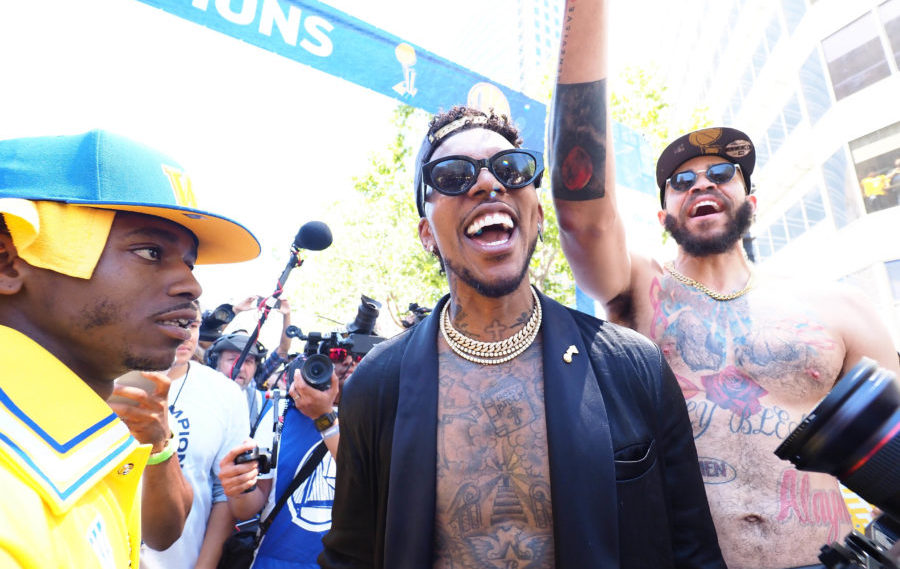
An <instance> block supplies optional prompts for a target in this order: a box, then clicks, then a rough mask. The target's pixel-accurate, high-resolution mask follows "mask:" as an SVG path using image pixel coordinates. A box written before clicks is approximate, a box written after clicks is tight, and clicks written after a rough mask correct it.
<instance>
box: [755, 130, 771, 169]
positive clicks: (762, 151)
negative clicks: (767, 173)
mask: <svg viewBox="0 0 900 569" xmlns="http://www.w3.org/2000/svg"><path fill="white" fill-rule="evenodd" d="M753 145H754V146H755V148H756V169H757V170H759V169H761V168H762V167H763V166H765V165H766V162H768V161H769V143H768V137H766V136H761V137H759V138H758V139H757V140H754V141H753Z"/></svg>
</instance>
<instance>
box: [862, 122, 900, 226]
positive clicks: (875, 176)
mask: <svg viewBox="0 0 900 569" xmlns="http://www.w3.org/2000/svg"><path fill="white" fill-rule="evenodd" d="M849 146H850V155H851V156H852V157H853V166H854V167H855V169H856V179H857V181H858V182H859V189H860V191H861V192H862V196H863V202H864V203H865V206H866V211H867V212H869V213H872V212H874V211H879V210H882V209H886V208H889V207H895V206H897V205H898V204H900V122H898V123H894V124H892V125H889V126H886V127H884V128H882V129H879V130H877V131H875V132H872V133H869V134H867V135H865V136H862V137H860V138H857V139H856V140H852V141H850V145H849Z"/></svg>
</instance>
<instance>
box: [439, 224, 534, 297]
mask: <svg viewBox="0 0 900 569" xmlns="http://www.w3.org/2000/svg"><path fill="white" fill-rule="evenodd" d="M535 247H537V237H535V238H534V240H533V241H532V242H531V247H529V249H528V254H527V255H525V261H524V262H523V263H522V269H521V270H520V271H519V273H518V274H517V275H516V276H514V277H511V278H508V279H504V280H500V281H496V282H490V283H489V282H485V281H482V280H479V279H478V278H476V277H475V275H473V274H472V272H471V271H469V269H468V268H467V267H457V266H455V265H454V264H453V263H451V262H450V260H449V259H442V262H443V264H444V266H445V268H446V269H447V276H448V277H449V275H450V274H451V273H452V274H454V275H456V276H458V277H459V278H460V279H461V280H462V281H463V282H464V283H466V284H467V285H469V286H470V287H472V288H473V289H475V292H477V293H478V294H480V295H482V296H486V297H488V298H500V297H502V296H506V295H508V294H512V293H513V292H514V291H515V290H516V289H518V288H519V285H520V284H522V280H523V279H524V278H525V275H526V274H528V265H529V264H530V263H531V256H532V255H534V249H535Z"/></svg>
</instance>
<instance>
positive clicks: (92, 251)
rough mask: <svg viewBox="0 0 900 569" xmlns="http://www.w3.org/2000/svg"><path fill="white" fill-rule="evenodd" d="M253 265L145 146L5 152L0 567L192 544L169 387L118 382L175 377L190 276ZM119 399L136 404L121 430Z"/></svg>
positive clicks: (109, 139) (59, 146)
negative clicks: (196, 270) (126, 377)
mask: <svg viewBox="0 0 900 569" xmlns="http://www.w3.org/2000/svg"><path fill="white" fill-rule="evenodd" d="M258 254H259V244H258V243H257V241H256V239H255V238H254V237H253V235H252V234H251V233H250V232H249V231H247V230H246V229H245V228H244V227H242V226H240V225H239V224H237V223H235V222H233V221H231V220H228V219H226V218H223V217H220V216H217V215H214V214H211V213H208V212H204V211H199V210H197V209H196V205H195V203H194V196H193V193H192V192H191V182H190V179H189V177H188V176H187V174H186V173H185V172H184V171H183V170H182V169H181V168H180V167H179V166H178V164H177V163H176V162H175V161H174V160H172V159H171V158H169V157H168V156H165V155H163V154H161V153H159V152H157V151H155V150H153V149H151V148H148V147H146V146H144V145H142V144H139V143H137V142H135V141H132V140H129V139H127V138H125V137H122V136H119V135H116V134H113V133H110V132H107V131H97V130H95V131H91V132H88V133H84V134H79V135H69V136H42V137H32V138H19V139H11V140H3V141H0V345H2V348H0V393H2V397H0V488H2V491H3V499H2V500H0V567H34V568H46V567H137V566H138V563H139V562H140V560H139V552H140V550H141V548H140V543H141V538H142V535H143V537H144V540H145V541H146V542H147V543H148V544H153V545H154V546H156V547H165V546H167V545H168V544H170V543H171V542H172V541H173V540H174V539H175V537H177V536H178V535H179V534H181V533H182V527H183V526H184V523H185V516H186V515H187V511H188V509H190V510H191V514H193V509H194V508H193V507H192V506H191V502H190V487H188V486H187V485H186V483H185V481H184V478H183V474H182V472H181V469H180V468H179V465H178V462H177V460H176V459H175V458H174V453H175V451H176V442H175V439H174V438H171V437H170V436H169V435H170V433H171V429H170V427H169V422H168V420H167V409H166V400H167V398H168V397H169V396H170V384H169V381H168V378H166V377H164V376H161V375H153V380H152V381H153V384H154V385H155V386H156V389H155V391H154V393H148V392H141V391H142V390H140V389H137V388H134V387H124V386H116V385H115V384H114V380H115V379H116V378H117V377H120V376H122V375H123V374H125V373H126V372H128V371H129V370H162V369H165V368H167V367H168V366H169V365H170V364H171V363H172V360H173V358H174V357H175V353H176V349H177V348H178V346H179V345H180V344H181V343H182V342H183V341H185V340H186V339H187V338H189V337H191V332H190V331H189V329H188V328H189V325H190V323H191V322H192V321H193V320H194V319H195V311H194V310H193V309H192V308H191V302H192V301H193V300H194V299H196V298H197V297H198V296H199V295H200V293H201V287H200V285H199V283H198V282H197V280H196V279H195V277H194V275H193V273H192V270H193V267H194V265H195V264H207V263H224V262H238V261H245V260H249V259H252V258H254V257H255V256H256V255H258ZM147 375H151V374H147ZM114 392H115V393H116V394H118V395H122V396H123V397H125V398H126V399H132V400H134V402H135V403H136V405H133V406H130V407H129V406H125V405H119V406H118V407H119V409H118V410H119V412H120V413H121V414H122V419H121V420H120V419H119V418H118V417H117V415H116V414H115V413H113V411H112V410H111V408H110V405H109V404H107V399H109V398H110V397H111V396H112V395H113V393H114ZM125 407H128V408H125ZM126 425H128V426H126ZM130 429H132V430H131V431H130ZM140 491H143V497H141V496H139V495H138V492H140ZM185 498H187V499H186V500H185ZM148 499H149V502H148ZM151 502H152V503H151Z"/></svg>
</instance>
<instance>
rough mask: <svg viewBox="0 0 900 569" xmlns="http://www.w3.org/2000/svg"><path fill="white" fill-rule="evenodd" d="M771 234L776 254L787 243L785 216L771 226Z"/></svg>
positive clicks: (773, 250)
mask: <svg viewBox="0 0 900 569" xmlns="http://www.w3.org/2000/svg"><path fill="white" fill-rule="evenodd" d="M769 235H771V236H772V253H773V254H775V253H777V252H778V251H780V250H781V248H782V247H784V246H785V245H787V242H788V236H787V231H786V230H785V229H784V218H783V217H779V218H778V220H777V221H776V222H775V223H773V224H772V225H770V226H769Z"/></svg>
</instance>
